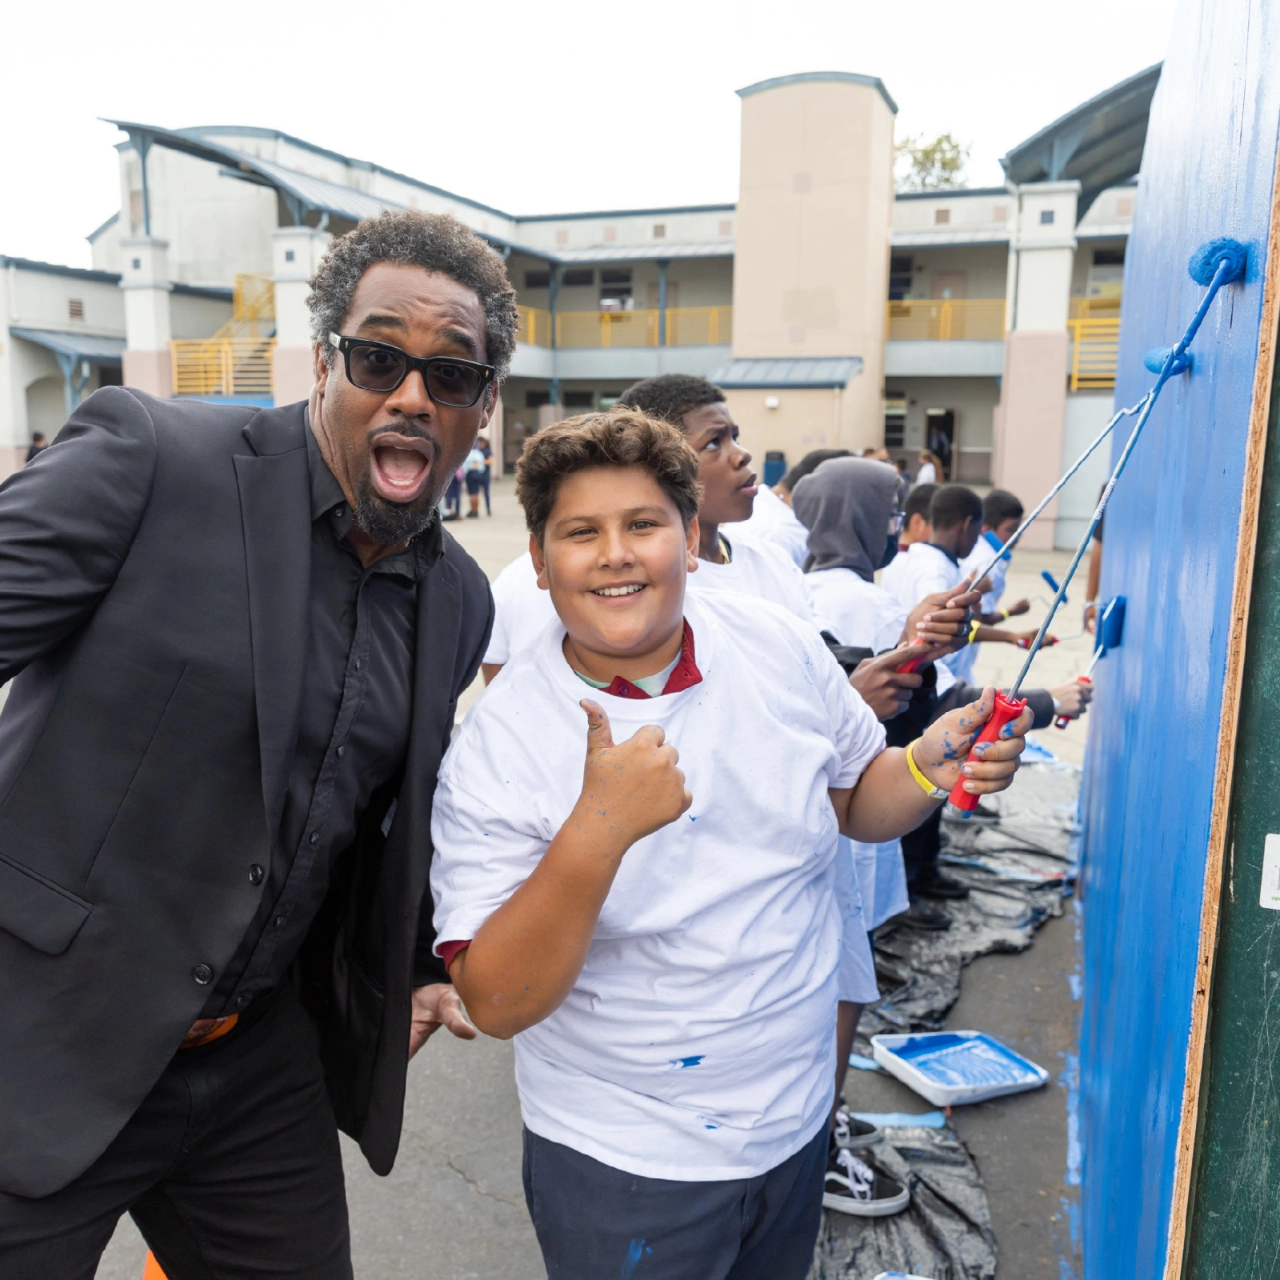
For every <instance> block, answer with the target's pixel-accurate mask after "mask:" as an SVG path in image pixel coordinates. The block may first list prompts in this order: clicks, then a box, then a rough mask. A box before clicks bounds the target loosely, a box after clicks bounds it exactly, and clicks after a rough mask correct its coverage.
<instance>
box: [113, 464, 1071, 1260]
mask: <svg viewBox="0 0 1280 1280" xmlns="http://www.w3.org/2000/svg"><path fill="white" fill-rule="evenodd" d="M493 511H494V513H493V515H492V517H485V516H484V515H482V516H481V518H480V519H478V520H466V519H463V520H460V521H458V522H456V523H452V524H450V526H449V527H450V529H451V530H452V531H453V532H454V534H455V535H456V536H457V537H458V539H459V541H461V542H462V543H463V545H464V546H466V547H467V549H468V550H469V551H470V552H471V554H472V555H473V556H475V558H476V560H477V561H478V562H479V564H480V566H481V567H482V568H483V569H484V570H485V572H486V573H488V574H489V576H490V577H491V578H492V577H494V576H496V575H497V573H498V572H499V571H500V570H501V569H502V568H503V566H505V565H506V564H507V563H508V562H509V561H511V560H512V559H514V558H515V557H516V556H517V555H519V554H520V553H521V552H522V551H523V550H524V549H525V547H526V546H527V534H526V533H525V530H524V524H523V519H522V517H521V513H520V511H519V507H518V505H517V504H516V501H515V496H514V486H513V484H512V481H511V479H510V478H509V477H508V478H505V479H502V480H499V481H497V482H496V483H495V484H494V488H493ZM730 536H732V535H731V534H730ZM1069 559H1070V557H1069V555H1068V554H1067V553H1065V552H1019V553H1017V554H1016V555H1015V558H1014V560H1013V562H1012V565H1011V569H1010V573H1009V580H1008V588H1007V594H1006V597H1005V599H1006V601H1012V600H1015V599H1017V598H1019V597H1021V596H1026V597H1028V598H1032V597H1035V596H1037V595H1038V596H1042V597H1044V598H1046V600H1047V598H1048V597H1049V596H1050V594H1051V593H1050V591H1049V588H1048V587H1047V585H1046V584H1045V583H1044V582H1043V581H1042V580H1041V579H1040V577H1039V573H1040V571H1041V570H1042V569H1048V570H1049V571H1050V572H1051V573H1053V574H1054V576H1055V577H1058V578H1059V580H1060V577H1061V574H1062V573H1063V572H1064V571H1065V569H1066V566H1067V564H1068V561H1069ZM1083 573H1084V569H1083V566H1082V568H1081V576H1080V578H1079V579H1078V581H1079V583H1080V586H1079V588H1078V589H1077V590H1074V591H1070V592H1069V593H1068V594H1069V598H1070V606H1069V607H1067V608H1064V612H1063V616H1062V619H1061V621H1060V622H1058V623H1056V624H1055V627H1054V630H1055V631H1056V632H1058V633H1059V634H1062V635H1066V634H1069V633H1071V632H1077V631H1079V630H1080V608H1079V606H1080V604H1082V603H1083V600H1084V577H1083ZM1043 616H1044V610H1043V605H1042V604H1040V603H1037V604H1036V605H1035V607H1034V608H1033V611H1032V612H1031V613H1030V614H1029V615H1027V617H1026V618H1025V619H1021V620H1017V622H1016V625H1018V626H1019V627H1023V628H1025V629H1030V628H1031V627H1033V626H1035V625H1037V624H1038V622H1039V621H1040V619H1041V618H1042V617H1043ZM1011 625H1013V624H1011ZM1025 656H1026V655H1025V654H1024V653H1023V652H1022V651H1021V650H1019V649H1017V648H1015V647H1014V646H1012V645H990V644H988V645H984V646H983V651H982V652H981V653H980V654H979V656H978V659H977V663H976V667H975V679H980V680H983V681H985V682H987V683H990V684H1000V685H1007V684H1008V683H1009V682H1010V681H1011V680H1012V679H1013V678H1014V676H1015V675H1016V673H1017V670H1018V668H1019V667H1020V666H1021V660H1022V659H1023V658H1025ZM1088 657H1089V641H1087V640H1085V639H1076V640H1071V641H1064V642H1063V643H1061V644H1059V645H1058V646H1056V647H1054V648H1052V649H1048V650H1045V651H1044V652H1043V653H1042V654H1041V655H1040V656H1039V657H1038V658H1037V660H1036V664H1035V667H1034V672H1033V676H1032V679H1031V680H1030V681H1029V682H1028V683H1029V684H1031V685H1048V686H1050V687H1051V686H1053V685H1054V684H1059V683H1065V682H1066V681H1068V680H1071V679H1073V678H1074V677H1075V676H1076V675H1077V674H1079V673H1080V672H1081V671H1083V669H1084V666H1085V664H1086V663H1087V661H1088ZM479 692H480V688H479V682H477V685H476V686H473V688H472V689H471V690H469V691H468V692H467V693H466V694H465V695H464V696H463V698H462V699H461V700H460V702H459V707H460V711H464V710H465V708H466V707H467V706H469V705H470V703H471V702H472V701H474V699H475V697H476V696H478V694H479ZM1085 735H1086V726H1085V725H1084V724H1083V723H1079V724H1073V725H1071V726H1070V727H1069V728H1068V729H1067V730H1066V731H1059V730H1056V729H1052V728H1051V729H1047V730H1045V731H1043V732H1042V733H1041V734H1040V735H1039V737H1040V739H1041V741H1042V742H1044V743H1045V745H1047V746H1049V747H1050V748H1051V749H1052V750H1053V751H1054V752H1055V753H1057V754H1058V755H1059V756H1060V757H1061V758H1062V759H1064V760H1069V761H1071V762H1073V763H1079V761H1080V760H1081V759H1083V755H1084V743H1085ZM1077 919H1078V917H1077V916H1076V914H1075V913H1074V911H1072V910H1070V909H1069V910H1068V912H1067V913H1066V914H1065V915H1064V916H1063V917H1062V918H1061V919H1057V920H1051V921H1050V922H1049V923H1048V924H1047V925H1046V926H1045V927H1044V928H1043V929H1042V930H1041V931H1040V933H1039V935H1038V936H1037V939H1036V944H1035V946H1034V947H1032V949H1031V950H1030V951H1028V952H1024V953H1022V954H1021V955H997V956H986V957H983V958H982V959H979V960H977V961H975V962H974V964H972V965H971V966H970V967H969V968H968V969H967V970H966V971H965V975H964V980H963V985H962V990H961V996H960V1000H959V1003H958V1004H957V1005H956V1007H955V1009H954V1010H953V1011H952V1014H951V1016H950V1018H949V1019H948V1025H949V1026H951V1027H956V1028H976V1029H978V1030H982V1031H986V1032H989V1033H990V1034H992V1035H995V1036H997V1037H998V1038H1000V1039H1002V1040H1004V1041H1006V1042H1007V1043H1009V1044H1010V1045H1012V1046H1013V1047H1014V1048H1016V1049H1018V1050H1019V1051H1020V1052H1022V1053H1025V1054H1027V1055H1028V1056H1029V1057H1031V1058H1032V1059H1033V1060H1035V1061H1036V1062H1039V1063H1040V1064H1041V1065H1042V1066H1044V1067H1045V1068H1046V1069H1047V1070H1048V1071H1049V1072H1050V1073H1051V1075H1052V1076H1053V1077H1054V1081H1053V1083H1051V1084H1050V1085H1049V1086H1048V1087H1047V1088H1045V1089H1041V1090H1038V1091H1037V1092H1035V1093H1031V1094H1022V1095H1018V1096H1015V1097H1012V1098H1005V1099H1000V1100H998V1101H996V1102H992V1103H986V1104H982V1105H979V1106H973V1107H967V1108H957V1109H956V1111H955V1113H954V1114H953V1116H952V1124H953V1125H954V1127H955V1129H956V1131H957V1132H958V1133H959V1134H960V1136H961V1137H962V1138H963V1139H964V1140H965V1142H966V1143H967V1144H968V1145H969V1147H970V1149H971V1151H972V1152H973V1154H974V1156H975V1158H976V1160H977V1163H978V1166H979V1168H980V1170H981V1171H982V1174H983V1177H984V1179H985V1180H986V1183H987V1187H988V1192H989V1195H990V1201H991V1215H992V1221H993V1225H994V1227H995V1232H996V1238H997V1240H998V1241H999V1245H1000V1264H999V1272H998V1274H999V1276H1000V1277H1002V1278H1003V1280H1069V1277H1070V1276H1072V1275H1074V1274H1075V1271H1074V1269H1064V1267H1063V1263H1064V1262H1065V1263H1066V1264H1067V1268H1071V1266H1072V1263H1071V1259H1072V1247H1071V1241H1072V1222H1073V1214H1074V1208H1073V1206H1074V1203H1075V1200H1074V1195H1075V1192H1074V1188H1072V1187H1069V1186H1067V1185H1066V1177H1067V1123H1068V1107H1069V1103H1070V1092H1069V1090H1068V1089H1067V1087H1066V1086H1065V1084H1064V1083H1063V1081H1064V1079H1066V1078H1067V1076H1068V1068H1069V1066H1070V1063H1071V1061H1072V1059H1071V1055H1074V1054H1075V1052H1076V1047H1075V1046H1076V1037H1077V1021H1078V1009H1079V1006H1078V1005H1077V1004H1076V1003H1075V1002H1074V1000H1073V998H1072V993H1071V985H1072V975H1073V974H1074V972H1075V969H1076V942H1075V930H1076V924H1077ZM845 1096H846V1098H847V1100H848V1101H849V1103H850V1105H852V1106H853V1107H854V1108H855V1109H857V1110H860V1111H908V1112H911V1111H926V1110H930V1109H931V1104H929V1103H927V1102H925V1101H924V1100H923V1099H922V1098H920V1097H918V1096H917V1095H916V1094H914V1093H913V1092H912V1091H911V1090H910V1089H908V1088H906V1086H904V1085H901V1084H899V1083H898V1082H897V1081H895V1080H893V1079H891V1078H889V1077H887V1076H884V1075H882V1074H872V1073H869V1072H860V1071H852V1070H851V1071H850V1072H849V1079H848V1082H847V1084H846V1087H845ZM343 1153H344V1160H345V1166H346V1171H347V1192H348V1200H349V1203H350V1212H351V1227H352V1246H353V1254H354V1261H355V1272H356V1275H357V1277H359V1280H539V1278H540V1277H543V1276H544V1275H545V1272H544V1271H543V1268H542V1262H541V1258H540V1255H539V1252H538V1247H537V1242H536V1240H535V1239H534V1235H533V1229H532V1227H531V1226H530V1223H529V1219H528V1214H527V1212H526V1210H525V1207H524V1195H523V1191H522V1188H521V1183H520V1159H521V1153H520V1113H519V1106H518V1103H517V1099H516V1092H515V1086H514V1083H513V1079H512V1050H511V1046H510V1045H509V1044H507V1043H503V1042H501V1041H497V1040H491V1039H488V1038H487V1037H483V1036H482V1037H480V1038H479V1039H478V1040H477V1041H475V1042H473V1043H470V1044H464V1043H462V1042H459V1041H456V1040H453V1039H452V1038H450V1037H449V1036H448V1035H447V1034H445V1033H440V1034H439V1035H437V1036H436V1037H435V1038H434V1039H433V1040H432V1041H431V1042H430V1043H429V1044H428V1046H427V1047H426V1048H425V1049H424V1050H423V1051H422V1052H421V1053H420V1054H419V1055H418V1056H417V1058H416V1059H415V1060H414V1061H413V1063H411V1065H410V1070H409V1086H408V1097H407V1104H406V1114H405V1128H404V1137H403V1140H402V1142H401V1148H400V1157H399V1159H398V1161H397V1164H396V1167H395V1170H394V1171H393V1172H392V1174H391V1175H390V1177H388V1178H378V1177H376V1176H375V1175H373V1174H372V1173H370V1172H369V1170H368V1168H367V1166H366V1165H365V1163H364V1160H363V1158H362V1157H361V1156H360V1154H359V1151H358V1150H357V1149H356V1147H355V1145H354V1144H353V1143H351V1142H349V1141H347V1139H345V1138H344V1139H343ZM145 1255H146V1249H145V1246H144V1245H143V1243H142V1240H141V1238H140V1237H139V1235H138V1233H137V1230H136V1229H135V1228H134V1226H133V1224H132V1222H131V1221H130V1220H129V1219H128V1218H125V1219H123V1220H122V1222H121V1224H120V1226H119V1228H118V1229H117V1231H116V1234H115V1236H114V1238H113V1239H112V1241H111V1244H110V1246H109V1247H108V1249H107V1252H106V1254H105V1255H104V1257H103V1260H102V1264H101V1266H100V1267H99V1269H98V1273H97V1275H98V1280H140V1277H141V1276H142V1270H143V1263H144V1259H145ZM867 1280H870V1277H867Z"/></svg>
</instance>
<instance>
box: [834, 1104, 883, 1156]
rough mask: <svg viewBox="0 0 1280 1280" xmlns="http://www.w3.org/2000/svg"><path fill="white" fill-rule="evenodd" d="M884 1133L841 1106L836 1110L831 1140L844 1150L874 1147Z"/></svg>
mask: <svg viewBox="0 0 1280 1280" xmlns="http://www.w3.org/2000/svg"><path fill="white" fill-rule="evenodd" d="M883 1137H884V1134H882V1133H881V1132H880V1130H879V1129H877V1128H876V1126H875V1125H873V1124H871V1123H870V1122H869V1121H867V1120H859V1119H858V1118H857V1116H851V1115H850V1114H849V1113H848V1112H847V1111H846V1110H845V1109H844V1108H843V1107H841V1108H840V1109H839V1110H838V1111H837V1112H836V1123H835V1127H834V1128H833V1129H832V1130H831V1141H832V1142H833V1143H835V1145H836V1146H837V1147H843V1148H844V1150H846V1151H859V1150H861V1149H862V1148H863V1147H874V1146H875V1144H876V1143H877V1142H879V1141H880V1139H881V1138H883Z"/></svg>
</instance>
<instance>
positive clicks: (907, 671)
mask: <svg viewBox="0 0 1280 1280" xmlns="http://www.w3.org/2000/svg"><path fill="white" fill-rule="evenodd" d="M922 666H924V659H923V658H912V659H911V661H910V662H904V663H903V664H902V666H900V667H899V668H898V674H899V675H900V676H913V675H915V673H916V672H917V671H919V670H920V668H921V667H922Z"/></svg>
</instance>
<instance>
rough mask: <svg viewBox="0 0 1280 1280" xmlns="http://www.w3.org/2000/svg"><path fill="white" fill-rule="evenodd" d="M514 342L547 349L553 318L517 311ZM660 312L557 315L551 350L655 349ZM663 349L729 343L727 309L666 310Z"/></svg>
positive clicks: (730, 312) (730, 320)
mask: <svg viewBox="0 0 1280 1280" xmlns="http://www.w3.org/2000/svg"><path fill="white" fill-rule="evenodd" d="M516 310H517V312H518V313H519V322H518V325H517V328H516V341H517V342H524V343H528V344H529V345H530V346H535V347H549V346H550V345H551V329H552V321H553V317H552V315H551V313H550V312H549V311H543V310H541V309H539V308H538V307H517V308H516ZM661 317H662V312H661V311H657V310H653V309H650V310H645V311H561V312H558V313H557V314H556V315H555V317H554V324H555V334H556V346H557V347H570V348H574V347H579V348H580V347H595V348H602V347H656V346H659V345H660V341H659V339H660V336H661V333H662V325H661V323H660V321H661ZM666 317H667V319H666V345H667V346H669V347H694V346H725V345H727V344H728V343H730V342H732V341H733V308H732V307H731V306H724V307H670V308H668V310H667V313H666Z"/></svg>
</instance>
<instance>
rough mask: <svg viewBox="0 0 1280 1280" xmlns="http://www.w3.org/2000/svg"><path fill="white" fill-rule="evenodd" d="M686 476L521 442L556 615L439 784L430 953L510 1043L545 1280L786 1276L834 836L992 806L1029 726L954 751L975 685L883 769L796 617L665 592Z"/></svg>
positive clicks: (604, 427)
mask: <svg viewBox="0 0 1280 1280" xmlns="http://www.w3.org/2000/svg"><path fill="white" fill-rule="evenodd" d="M697 470H698V463H697V458H696V455H694V454H693V452H692V451H691V450H690V448H689V446H688V445H687V444H686V443H685V441H684V439H683V437H682V436H681V434H680V432H679V431H677V430H676V429H675V428H673V427H670V426H668V425H666V424H664V423H660V422H657V421H655V420H653V419H650V418H647V417H645V416H644V415H643V414H641V413H639V412H637V411H634V410H614V411H613V412H611V413H609V414H593V415H585V416H584V417H581V418H577V419H570V420H567V421H565V422H562V423H559V424H557V425H555V426H552V427H549V428H548V429H546V430H544V431H542V432H540V433H539V434H538V435H537V436H535V437H533V439H532V440H531V441H530V442H529V443H528V445H527V446H526V448H525V452H524V455H523V456H522V458H521V461H520V468H519V471H518V473H517V486H518V493H519V497H520V501H521V503H522V504H523V506H524V510H525V515H526V519H527V522H528V525H529V529H530V534H531V537H530V551H531V554H532V557H533V561H534V565H535V567H536V568H537V571H538V576H539V583H540V585H541V586H543V587H544V588H545V589H547V590H548V591H549V592H550V593H551V599H552V602H553V603H554V605H555V608H556V613H557V615H558V618H557V620H556V621H555V622H553V623H552V624H550V625H549V626H548V627H547V629H546V630H545V631H544V632H543V633H542V635H541V637H540V639H539V640H538V641H537V642H536V643H534V644H532V645H530V646H529V647H528V648H527V649H526V650H525V651H524V653H523V654H522V655H520V656H519V657H517V658H515V659H514V660H513V661H512V662H510V663H509V664H508V665H507V666H506V667H504V668H503V670H502V672H501V674H500V675H499V676H498V677H497V679H495V680H494V682H493V684H492V685H491V686H490V687H489V689H488V690H487V691H486V692H485V694H484V695H483V697H482V698H481V699H480V700H479V701H478V702H477V704H476V705H475V707H474V708H473V710H472V711H471V713H470V714H469V715H468V717H467V719H466V721H465V723H464V724H463V726H462V728H461V730H460V731H459V733H458V736H457V738H456V740H455V741H454V743H453V746H452V747H451V748H450V750H449V753H448V755H447V757H446V759H445V762H444V765H443V768H442V771H441V778H440V784H439V787H438V789H437V792H436V802H435V811H434V818H433V823H432V835H433V838H434V842H435V847H436V857H435V863H434V868H433V872H432V891H433V894H434V896H435V903H436V915H435V925H436V934H437V937H436V942H435V948H436V951H437V953H438V954H439V955H441V956H442V957H443V958H444V960H445V962H446V964H447V965H448V966H449V969H450V973H451V975H452V977H453V981H454V983H455V985H456V987H457V989H458V992H459V994H460V995H461V997H462V999H463V1001H464V1003H465V1005H466V1007H467V1011H468V1013H469V1015H470V1016H471V1018H472V1020H473V1021H474V1022H475V1024H476V1026H477V1027H478V1028H479V1029H480V1030H481V1031H482V1032H485V1033H486V1034H489V1035H494V1036H500V1037H503V1038H508V1037H512V1036H514V1037H515V1049H516V1079H517V1085H518V1087H519V1091H520V1102H521V1110H522V1114H523V1117H524V1123H525V1164H524V1176H525V1191H526V1197H527V1199H528V1203H529V1210H530V1214H531V1216H532V1218H533V1222H534V1226H535V1229H536V1230H537V1233H538V1239H539V1243H540V1245H541V1247H542V1251H543V1257H544V1260H545V1262H546V1265H547V1271H548V1274H549V1276H550V1277H552V1280H561V1278H573V1280H577V1278H578V1277H581V1278H582V1280H588V1278H589V1280H597V1278H598V1277H599V1276H602V1275H618V1274H632V1273H634V1274H636V1275H637V1276H640V1275H643V1274H645V1273H646V1268H647V1267H648V1268H652V1269H653V1273H654V1274H655V1275H657V1274H661V1275H662V1276H664V1277H686V1276H687V1277H688V1278H689V1280H708V1278H714V1277H725V1278H728V1277H732V1278H733V1280H748V1278H754V1277H759V1278H760V1280H764V1278H765V1277H768V1280H788V1278H789V1277H795V1278H796V1280H800V1278H801V1277H803V1276H804V1275H805V1274H806V1273H807V1271H808V1267H809V1262H810V1259H811V1257H812V1252H813V1244H814V1239H815V1237H816V1234H817V1229H818V1222H819V1218H820V1214H821V1204H822V1191H823V1175H824V1171H825V1167H826V1157H827V1121H828V1115H829V1112H830V1108H831V1101H832V1081H833V1078H834V1047H835V1018H836V985H835V976H836V964H837V959H838V954H839V948H840V939H841V926H840V918H839V915H838V911H837V907H836V903H835V901H834V895H833V891H832V890H833V878H834V860H835V853H836V841H837V837H838V836H839V834H840V833H842V832H843V833H844V834H846V835H849V836H851V837H852V838H855V839H859V840H864V841H868V842H872V841H880V840H889V839H893V838H895V837H897V836H899V835H901V834H902V833H903V832H905V831H909V830H911V829H912V828H914V827H915V826H917V825H918V824H919V823H920V822H921V821H923V820H924V819H925V818H926V817H927V816H928V815H929V814H930V813H931V812H932V811H933V809H934V808H935V807H936V806H937V805H938V804H939V803H940V802H941V800H942V799H943V798H944V797H945V795H946V793H947V791H948V790H949V789H950V788H951V787H952V786H954V785H955V783H956V782H957V781H961V780H963V781H964V782H965V785H966V786H967V787H969V788H970V789H971V790H974V791H976V792H979V793H983V792H992V791H999V790H1003V789H1004V788H1005V787H1007V786H1008V785H1009V782H1010V780H1011V778H1012V775H1013V773H1014V772H1015V770H1016V768H1017V759H1018V755H1019V753H1020V752H1021V750H1022V746H1023V735H1024V734H1025V732H1026V728H1027V725H1026V724H1024V723H1022V722H1021V721H1019V722H1017V723H1016V724H1014V725H1011V726H1009V728H1010V730H1011V732H1010V733H1009V734H1008V735H1007V736H1006V737H1005V738H1003V739H1001V740H1000V741H999V742H997V743H994V744H992V745H991V746H990V747H989V748H988V749H987V751H986V753H985V756H984V758H983V759H982V760H981V761H975V762H971V763H966V759H965V757H966V755H967V753H968V750H969V747H970V745H971V744H972V742H973V739H974V738H975V737H976V735H977V733H978V732H979V731H980V730H981V728H982V725H983V724H985V722H986V720H987V718H988V716H989V715H990V711H991V702H992V691H990V690H988V691H987V693H986V694H985V695H984V697H983V698H982V699H981V700H980V701H979V702H978V703H975V704H973V705H971V706H969V707H965V708H962V709H960V710H958V711H956V712H953V713H951V714H950V715H949V716H946V717H944V718H942V719H941V720H939V721H937V722H936V723H935V724H934V725H933V726H931V727H930V729H929V730H928V732H927V734H926V737H925V738H922V739H920V740H918V741H917V742H915V743H913V744H912V746H911V748H910V749H909V751H902V750H893V749H890V750H886V749H885V745H884V730H883V729H882V727H881V726H880V724H879V722H878V721H877V720H876V718H875V716H874V715H873V714H872V712H871V711H870V710H869V709H868V707H867V706H866V704H865V703H863V701H862V700H861V699H860V698H859V696H858V694H857V693H855V692H854V690H853V689H852V688H851V687H850V685H849V682H848V680H847V679H846V678H845V677H844V674H843V672H842V671H841V669H840V667H839V665H838V664H837V663H836V661H835V659H834V658H832V657H831V655H830V653H829V652H828V650H827V648H826V646H825V644H824V643H823V641H822V639H821V637H820V636H819V635H818V634H817V632H816V631H815V630H814V629H813V628H811V627H807V626H805V625H804V624H803V623H801V622H799V621H798V620H797V619H796V618H794V617H793V616H791V615H790V614H788V613H787V612H785V611H784V610H782V609H775V608H773V607H772V606H769V605H767V604H762V602H761V601H759V600H755V599H746V598H739V597H738V596H736V595H734V594H733V593H730V592H724V593H714V594H713V593H706V594H703V595H701V596H697V597H686V595H685V590H684V587H685V577H686V574H687V573H688V572H690V571H691V570H692V569H693V568H694V567H695V566H696V560H695V555H696V550H697V545H698V528H697V519H696V512H697V501H698V491H697ZM584 713H585V714H584ZM1024 719H1025V720H1027V721H1028V723H1029V719H1030V717H1029V716H1025V717H1024ZM908 756H909V757H910V759H908ZM628 1268H630V1270H628Z"/></svg>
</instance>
